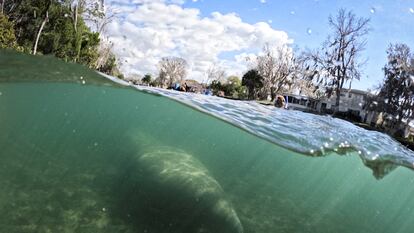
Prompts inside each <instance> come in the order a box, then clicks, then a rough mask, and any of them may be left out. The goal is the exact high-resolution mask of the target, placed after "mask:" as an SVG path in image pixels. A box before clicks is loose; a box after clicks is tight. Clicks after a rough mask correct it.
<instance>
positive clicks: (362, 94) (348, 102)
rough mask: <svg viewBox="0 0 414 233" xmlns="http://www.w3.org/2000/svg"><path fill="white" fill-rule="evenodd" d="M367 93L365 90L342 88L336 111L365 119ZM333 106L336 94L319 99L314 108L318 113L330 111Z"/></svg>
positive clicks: (361, 119)
mask: <svg viewBox="0 0 414 233" xmlns="http://www.w3.org/2000/svg"><path fill="white" fill-rule="evenodd" d="M368 95H369V92H367V91H361V90H355V89H350V90H349V89H342V90H341V96H340V99H339V109H338V112H339V113H342V114H347V115H349V116H351V117H355V118H360V121H365V120H366V117H367V112H366V110H365V105H366V101H367V96H368ZM335 106H336V95H332V96H331V97H330V98H324V99H321V100H319V102H318V104H317V105H316V108H315V110H316V111H317V112H320V113H332V112H333V109H334V107H335Z"/></svg>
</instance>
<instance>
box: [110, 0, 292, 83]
mask: <svg viewBox="0 0 414 233" xmlns="http://www.w3.org/2000/svg"><path fill="white" fill-rule="evenodd" d="M183 2H184V1H180V0H173V1H165V0H151V1H150V0H129V1H128V0H118V1H112V2H110V4H111V3H113V4H114V5H113V6H114V7H113V8H118V10H119V9H121V11H122V13H121V14H120V15H119V17H117V18H116V19H115V20H114V21H112V22H111V23H110V24H109V25H108V27H107V30H106V31H107V35H106V36H107V37H108V38H109V39H110V40H111V41H112V42H113V43H114V52H115V54H116V55H117V56H118V57H119V58H120V61H121V62H122V65H121V70H122V71H123V72H124V73H126V74H127V75H128V74H133V73H139V74H141V75H143V74H145V73H152V74H155V75H156V74H157V63H158V61H159V60H160V59H161V58H162V57H165V56H178V57H182V58H184V59H186V60H187V62H188V64H189V76H188V78H191V79H196V80H198V81H202V80H204V78H205V73H206V71H207V70H208V68H209V67H210V66H211V65H212V64H213V63H215V64H219V65H221V66H222V67H223V68H225V69H226V70H227V73H228V74H229V75H232V74H234V75H239V76H240V75H242V74H243V73H244V72H245V71H246V69H247V65H246V62H245V59H243V58H242V57H243V56H244V55H247V54H248V55H251V54H250V53H257V52H258V51H260V50H261V48H262V47H263V45H264V44H265V43H271V44H273V45H276V46H283V45H286V44H290V43H292V42H293V41H292V40H291V39H290V38H289V37H288V35H287V33H285V32H283V31H278V30H275V29H273V28H271V26H270V25H269V24H268V23H265V22H258V23H255V24H248V23H245V22H243V20H242V19H241V18H240V17H239V16H238V15H237V14H235V13H230V14H222V13H220V12H214V13H212V14H211V15H209V16H208V17H201V14H200V10H199V9H196V8H184V7H183V6H182V5H181V4H182V3H183ZM223 53H232V54H235V55H234V56H232V57H225V58H222V57H221V56H220V55H221V54H223Z"/></svg>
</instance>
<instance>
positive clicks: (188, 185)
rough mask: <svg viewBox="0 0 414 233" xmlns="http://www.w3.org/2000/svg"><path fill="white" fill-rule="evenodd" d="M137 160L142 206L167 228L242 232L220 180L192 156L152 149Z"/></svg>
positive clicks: (207, 232)
mask: <svg viewBox="0 0 414 233" xmlns="http://www.w3.org/2000/svg"><path fill="white" fill-rule="evenodd" d="M137 162H138V164H139V170H140V174H141V181H144V182H141V183H140V185H139V188H140V193H141V199H143V201H145V203H146V205H145V209H146V210H147V213H148V214H150V215H152V216H154V217H156V218H157V219H162V222H163V224H165V225H168V226H169V227H170V229H168V231H169V232H174V231H177V232H182V233H184V232H192V233H204V232H205V233H213V232H214V233H242V232H243V227H242V225H241V223H240V220H239V218H238V216H237V214H236V212H235V211H234V209H233V207H232V205H231V204H230V203H229V202H228V201H227V200H226V199H225V195H224V192H223V189H222V188H221V186H220V184H219V183H218V182H217V181H216V180H215V179H214V178H213V177H212V176H211V175H210V174H209V172H208V170H207V169H206V168H205V167H204V166H203V164H201V162H199V161H198V160H197V159H195V158H194V157H193V156H191V155H189V154H186V153H185V152H182V151H176V150H155V151H151V152H149V153H145V154H143V155H141V156H139V157H138V158H137ZM142 194H144V195H142ZM164 230H165V229H164Z"/></svg>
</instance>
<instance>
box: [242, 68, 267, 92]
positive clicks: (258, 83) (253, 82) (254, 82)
mask: <svg viewBox="0 0 414 233" xmlns="http://www.w3.org/2000/svg"><path fill="white" fill-rule="evenodd" d="M242 85H243V86H246V87H247V89H248V92H249V99H255V98H256V96H257V89H258V88H262V87H263V77H262V76H261V75H260V74H259V72H258V71H257V70H255V69H253V70H249V71H248V72H247V73H246V74H244V75H243V78H242Z"/></svg>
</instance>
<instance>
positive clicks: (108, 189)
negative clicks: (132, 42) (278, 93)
mask: <svg viewBox="0 0 414 233" xmlns="http://www.w3.org/2000/svg"><path fill="white" fill-rule="evenodd" d="M21 59H25V58H24V57H22V58H21ZM28 61H31V60H28ZM22 64H23V63H22ZM57 64H58V65H61V66H65V65H64V64H63V63H62V64H60V63H59V62H58V63H57ZM25 68H26V67H25V66H22V65H20V66H18V67H15V68H14V70H15V72H16V73H17V72H19V70H21V69H23V70H24V72H25V73H26V75H29V76H30V70H28V69H25ZM73 68H74V69H77V66H73ZM33 69H36V68H35V67H33ZM78 69H79V70H75V71H74V70H73V69H72V70H71V72H79V73H82V72H83V68H78ZM12 70H13V69H12ZM8 72H10V74H11V73H13V72H11V71H10V68H9V71H8ZM40 74H42V72H39V74H38V75H40ZM43 74H44V75H45V76H47V75H51V74H48V73H43ZM4 75H5V73H1V72H0V78H2V77H4ZM63 75H64V73H63ZM87 75H88V74H85V77H86V78H88V76H87ZM1 76H2V77H1ZM52 76H53V75H52ZM37 79H41V78H40V77H38V78H37ZM49 81H50V80H49ZM0 93H1V94H0V187H1V188H0V232H11V233H13V232H108V233H109V232H181V233H184V232H206V231H203V230H194V229H195V228H188V227H187V226H189V225H191V222H192V219H191V216H194V215H196V214H199V213H196V212H194V213H193V211H194V209H193V208H192V203H193V202H192V200H189V201H188V202H186V201H185V199H184V202H183V198H184V197H178V196H174V194H175V193H174V192H171V193H170V190H174V189H176V187H170V188H164V187H161V188H159V185H160V184H162V182H160V183H157V181H156V179H153V177H150V178H151V179H147V178H148V176H145V175H143V174H144V173H143V171H142V169H143V165H145V164H150V165H151V163H148V162H147V163H144V162H143V161H142V160H140V159H137V156H138V157H139V156H141V155H142V154H146V153H148V152H150V151H157V150H164V151H165V150H167V151H180V153H181V152H182V153H185V154H188V155H190V156H192V157H194V159H195V160H197V161H199V162H200V163H201V164H202V165H203V166H204V167H205V169H206V170H208V172H209V174H210V175H211V177H213V178H214V179H215V180H216V181H217V182H218V183H219V184H220V186H221V187H222V190H223V193H224V194H223V196H224V198H225V199H226V200H228V202H229V203H231V204H232V206H233V208H234V211H235V212H236V213H237V216H238V218H239V219H240V222H241V224H242V226H243V229H244V232H246V233H251V232H263V233H265V232H266V233H267V232H387V233H388V232H407V233H408V232H412V229H413V227H414V222H413V219H414V212H413V208H414V200H413V198H412V197H413V195H414V173H413V172H412V171H411V170H409V169H407V168H397V169H396V170H395V171H393V172H392V173H390V174H388V175H387V176H385V177H384V178H383V179H381V180H377V179H375V178H374V177H373V176H372V171H371V170H370V169H368V168H367V167H365V166H364V165H363V163H362V162H361V160H360V158H359V157H358V155H356V154H349V155H346V156H339V155H334V154H333V155H330V156H327V157H318V158H312V157H308V156H304V155H301V154H298V153H294V152H291V151H288V150H286V149H283V148H281V147H278V146H276V145H274V144H272V143H269V142H268V141H265V140H262V139H259V138H258V137H255V136H253V135H251V134H248V133H246V132H245V131H243V130H241V129H239V128H237V127H234V126H232V125H230V124H227V123H225V122H223V121H220V120H218V119H216V118H214V117H211V116H209V115H206V114H203V113H201V112H198V111H196V110H193V109H191V108H189V107H186V106H184V105H182V104H180V103H177V102H176V101H172V100H170V99H168V98H165V97H160V96H155V95H151V94H146V93H142V92H139V91H136V90H133V89H130V88H120V87H116V86H106V85H93V84H88V83H86V84H84V85H83V84H82V83H81V82H76V83H75V82H72V83H70V82H68V83H62V82H53V81H52V82H39V81H33V80H32V81H30V79H28V80H26V81H24V82H23V81H21V80H20V81H19V82H13V81H12V80H10V79H8V80H7V82H0ZM179 185H181V184H178V186H177V187H181V186H179ZM154 187H155V188H154ZM183 187H184V188H185V187H187V186H183ZM148 188H149V189H151V192H147V189H148ZM201 188H203V187H201ZM154 190H155V191H154ZM157 191H159V192H160V193H161V194H160V195H159V196H158V194H157V195H155V196H154V195H152V194H153V193H155V192H157ZM148 193H150V194H151V195H149V194H148ZM166 197H167V199H165V198H166ZM157 198H160V199H159V200H157ZM161 198H162V199H161ZM190 198H191V197H190ZM166 200H167V201H166ZM175 200H178V201H176V203H175V204H177V203H178V206H177V205H175V206H174V208H173V207H171V208H170V207H168V208H165V209H164V208H163V207H162V206H163V205H169V202H174V201H175ZM157 201H159V202H157ZM197 201H198V200H197ZM148 203H151V204H148ZM154 203H155V204H156V205H155V206H152V205H153V204H154ZM157 203H158V204H157ZM159 203H161V204H162V205H161V204H159ZM188 203H190V204H188ZM180 205H182V207H181V206H180ZM205 208H208V206H207V207H205ZM197 210H199V209H197Z"/></svg>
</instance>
